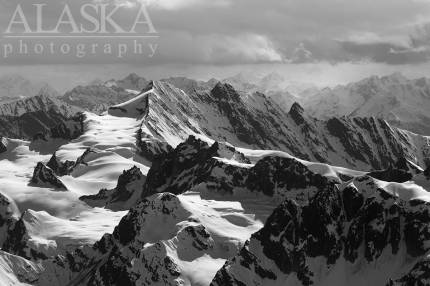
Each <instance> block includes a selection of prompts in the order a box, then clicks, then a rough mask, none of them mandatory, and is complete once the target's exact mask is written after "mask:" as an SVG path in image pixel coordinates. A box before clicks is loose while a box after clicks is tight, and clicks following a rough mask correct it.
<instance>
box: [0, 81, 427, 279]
mask: <svg viewBox="0 0 430 286" xmlns="http://www.w3.org/2000/svg"><path fill="white" fill-rule="evenodd" d="M143 83H144V81H143V80H142V79H141V78H140V77H138V76H135V75H131V76H129V77H128V80H122V81H110V83H109V84H110V85H108V84H102V85H93V86H99V87H98V88H95V87H94V89H93V87H91V88H90V87H88V88H84V89H83V90H84V91H85V92H88V91H91V92H90V93H91V95H92V96H93V97H94V98H92V99H91V100H92V102H94V103H95V105H94V106H97V105H99V104H104V103H106V102H104V100H107V101H109V100H111V99H112V97H110V96H109V95H106V94H109V93H110V91H107V92H106V93H104V92H103V89H105V88H108V89H110V90H112V89H118V90H121V91H126V92H127V94H128V95H129V96H130V98H129V99H126V100H124V101H123V102H119V103H117V102H112V103H111V105H112V106H110V107H108V108H107V111H106V112H104V113H102V114H96V113H94V112H97V113H98V112H99V111H101V109H98V108H95V109H94V110H93V111H94V112H90V111H89V110H91V109H92V108H90V107H89V106H88V107H87V111H83V112H82V113H78V115H75V116H68V115H67V116H66V114H63V116H64V122H60V124H59V125H55V126H53V128H51V129H49V132H45V133H42V134H39V135H38V136H36V137H35V138H34V139H33V140H30V141H26V140H20V139H13V138H7V136H3V137H2V138H1V140H0V194H1V197H0V246H1V249H2V251H1V252H0V281H1V284H2V285H40V286H50V285H63V284H64V285H105V286H108V285H112V286H113V285H199V286H200V285H290V284H291V285H346V284H351V285H363V284H365V283H366V284H369V285H390V286H391V285H413V284H411V283H415V282H416V283H418V284H417V285H426V283H428V277H427V274H428V271H427V270H428V269H429V264H428V258H427V255H428V253H429V250H430V249H429V245H430V243H429V240H430V228H429V227H428V225H429V222H430V216H429V205H428V202H429V201H430V196H429V193H428V192H427V190H429V189H430V175H429V172H430V171H429V170H430V169H429V168H428V166H429V162H428V159H429V157H430V156H429V148H430V147H429V140H430V139H429V138H428V137H425V136H421V135H417V134H415V133H412V132H409V131H405V130H401V129H398V128H396V127H393V126H391V125H390V124H389V123H388V122H386V121H384V120H383V119H377V118H374V117H330V118H329V119H326V120H321V119H315V118H313V117H312V116H311V115H309V114H308V112H307V111H306V109H304V108H302V107H301V106H300V104H297V103H295V104H293V105H292V107H291V108H290V109H289V111H288V112H286V111H285V110H283V109H282V108H281V107H279V106H278V104H276V103H275V102H274V101H273V100H272V99H271V98H270V97H267V96H266V95H264V94H263V93H260V92H244V91H237V90H236V89H235V88H234V87H233V86H232V85H230V84H228V83H225V82H224V83H222V82H215V81H209V82H199V81H193V80H189V79H185V78H170V79H166V80H161V81H150V82H149V83H147V84H145V86H144V87H143V88H142V90H140V88H141V87H142V85H143ZM93 91H94V92H93ZM77 94H78V93H77ZM81 94H84V92H82V93H81ZM117 95H118V94H117ZM131 95H133V96H131ZM72 98H74V97H72ZM78 98H79V97H78ZM80 98H81V99H82V100H83V99H84V96H81V97H80ZM119 98H120V97H119V96H118V97H116V98H114V99H113V100H114V101H116V100H119ZM58 100H59V101H60V102H59V103H58V104H54V105H56V106H57V105H60V106H62V105H61V104H65V103H64V101H63V100H62V99H58ZM74 102H78V101H74ZM70 103H71V105H69V104H67V106H73V105H74V104H73V101H72V102H70ZM76 105H77V106H79V105H84V103H79V104H76ZM77 106H74V107H73V108H76V110H77V111H82V108H78V107H77ZM99 106H101V105H99ZM8 110H10V109H8ZM24 110H26V109H25V108H24ZM60 110H66V109H61V108H60ZM67 110H69V109H67ZM36 112H37V111H36ZM41 112H45V113H49V112H50V111H49V110H41ZM25 114H28V112H26V113H24V114H22V115H25ZM411 281H412V282H411ZM419 283H421V284H419Z"/></svg>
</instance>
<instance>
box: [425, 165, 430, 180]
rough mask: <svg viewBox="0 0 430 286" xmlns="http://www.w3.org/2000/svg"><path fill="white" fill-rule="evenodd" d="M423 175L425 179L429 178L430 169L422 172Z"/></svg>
mask: <svg viewBox="0 0 430 286" xmlns="http://www.w3.org/2000/svg"><path fill="white" fill-rule="evenodd" d="M424 175H425V176H426V177H427V178H430V167H428V168H427V169H426V170H425V171H424Z"/></svg>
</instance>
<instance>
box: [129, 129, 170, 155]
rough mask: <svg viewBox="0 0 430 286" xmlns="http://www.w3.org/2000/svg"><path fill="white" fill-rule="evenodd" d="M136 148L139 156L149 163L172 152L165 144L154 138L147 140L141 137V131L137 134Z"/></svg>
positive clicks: (147, 138)
mask: <svg viewBox="0 0 430 286" xmlns="http://www.w3.org/2000/svg"><path fill="white" fill-rule="evenodd" d="M136 137H137V144H136V145H137V148H138V150H139V154H140V155H141V156H142V157H144V158H145V159H147V160H149V161H150V162H152V161H154V160H155V159H156V158H158V157H160V156H163V155H165V154H167V153H168V152H171V151H172V150H173V148H172V146H170V145H169V144H168V143H167V142H164V141H161V140H159V139H156V138H149V137H144V136H142V130H141V129H139V131H138V132H137V136H136Z"/></svg>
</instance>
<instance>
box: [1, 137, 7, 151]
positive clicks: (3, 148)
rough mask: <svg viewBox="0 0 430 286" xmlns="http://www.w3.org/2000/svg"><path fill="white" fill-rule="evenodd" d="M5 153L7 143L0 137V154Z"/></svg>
mask: <svg viewBox="0 0 430 286" xmlns="http://www.w3.org/2000/svg"><path fill="white" fill-rule="evenodd" d="M6 151H7V141H6V139H5V138H3V137H1V136H0V154H1V153H4V152H6Z"/></svg>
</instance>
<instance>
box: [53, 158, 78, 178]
mask: <svg viewBox="0 0 430 286" xmlns="http://www.w3.org/2000/svg"><path fill="white" fill-rule="evenodd" d="M46 166H47V167H49V168H50V169H51V170H52V171H54V173H55V174H56V175H58V176H66V175H69V174H70V173H71V172H72V171H73V167H74V166H75V162H73V161H65V162H61V161H60V160H58V158H57V154H56V153H54V154H52V157H51V159H49V162H48V163H47V164H46Z"/></svg>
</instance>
